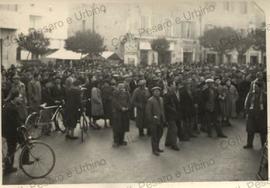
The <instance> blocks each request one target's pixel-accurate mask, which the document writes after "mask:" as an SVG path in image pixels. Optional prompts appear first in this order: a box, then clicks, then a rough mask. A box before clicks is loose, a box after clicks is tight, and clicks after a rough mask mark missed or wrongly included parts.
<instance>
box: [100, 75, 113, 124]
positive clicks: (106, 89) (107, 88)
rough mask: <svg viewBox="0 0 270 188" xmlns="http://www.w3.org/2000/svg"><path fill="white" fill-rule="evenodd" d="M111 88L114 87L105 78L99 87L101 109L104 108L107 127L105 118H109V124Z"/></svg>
mask: <svg viewBox="0 0 270 188" xmlns="http://www.w3.org/2000/svg"><path fill="white" fill-rule="evenodd" d="M113 90H114V89H113V87H112V86H111V85H110V83H109V81H108V80H106V81H105V83H104V84H103V86H102V88H101V98H102V103H103V109H104V122H105V127H108V125H107V119H108V120H109V124H110V125H111V117H112V95H113Z"/></svg>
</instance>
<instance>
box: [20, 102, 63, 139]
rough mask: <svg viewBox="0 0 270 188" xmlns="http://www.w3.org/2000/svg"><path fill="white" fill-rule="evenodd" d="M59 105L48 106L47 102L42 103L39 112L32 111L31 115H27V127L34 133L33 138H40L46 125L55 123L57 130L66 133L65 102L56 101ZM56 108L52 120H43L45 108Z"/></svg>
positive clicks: (31, 133)
mask: <svg viewBox="0 0 270 188" xmlns="http://www.w3.org/2000/svg"><path fill="white" fill-rule="evenodd" d="M56 104H57V105H54V106H46V103H45V104H42V105H40V111H39V112H32V113H31V114H30V115H28V116H27V118H26V120H25V127H26V128H27V130H28V132H30V135H32V138H33V139H38V138H40V137H41V136H42V135H43V133H44V129H45V125H48V124H51V123H54V124H55V127H56V130H60V131H61V132H62V133H65V131H66V127H65V125H64V118H63V117H64V109H63V102H60V101H56ZM50 109H56V110H55V111H54V113H53V115H52V116H51V119H50V121H48V122H42V121H41V120H42V114H43V112H44V111H45V110H50Z"/></svg>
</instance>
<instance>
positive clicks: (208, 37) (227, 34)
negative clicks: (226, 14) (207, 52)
mask: <svg viewBox="0 0 270 188" xmlns="http://www.w3.org/2000/svg"><path fill="white" fill-rule="evenodd" d="M238 37H239V36H238V35H237V32H236V31H235V30H234V29H233V28H231V27H215V28H213V29H209V30H207V31H206V32H205V33H204V35H203V36H201V37H200V38H199V40H200V44H201V45H202V46H203V47H205V48H209V49H211V50H214V51H216V52H217V53H218V55H219V62H220V63H223V56H224V55H227V54H228V52H230V51H231V50H232V49H233V48H234V43H235V41H236V40H239V38H238Z"/></svg>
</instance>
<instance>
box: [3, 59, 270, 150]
mask: <svg viewBox="0 0 270 188" xmlns="http://www.w3.org/2000/svg"><path fill="white" fill-rule="evenodd" d="M1 75H2V102H8V101H9V99H10V97H11V95H12V93H13V92H14V91H19V93H20V95H21V97H22V99H23V100H22V102H21V104H18V112H19V115H20V118H21V120H22V121H24V120H25V118H26V117H27V115H28V114H29V113H30V112H33V111H38V109H39V106H40V105H41V104H43V103H46V104H47V105H48V106H50V105H54V104H55V102H56V101H61V100H64V101H65V116H64V119H65V126H66V127H68V129H69V131H68V134H67V138H70V139H76V138H77V137H76V136H75V135H74V128H75V127H76V122H77V120H76V119H77V118H78V117H79V114H78V113H77V111H78V109H81V108H85V109H86V114H87V115H88V117H89V119H90V120H91V122H90V126H91V127H92V128H93V129H101V128H102V126H101V125H99V124H98V123H97V120H99V119H104V122H105V123H104V127H110V126H112V128H113V132H114V146H119V145H126V142H125V141H124V133H125V132H126V131H128V130H129V122H130V121H129V120H130V119H131V120H136V126H137V127H138V134H139V136H144V135H145V133H144V129H147V134H148V135H149V136H150V135H152V137H154V136H153V135H155V138H153V140H152V144H153V143H154V145H155V142H157V141H158V142H159V140H158V139H157V138H158V137H160V136H158V135H160V134H161V135H162V133H161V132H159V133H158V134H154V133H153V132H154V131H155V130H153V129H152V128H151V126H150V125H151V124H153V121H151V113H154V112H152V111H153V110H152V111H151V105H156V104H155V101H152V103H151V100H152V99H151V97H152V96H153V97H156V98H159V97H160V98H161V99H162V100H161V103H160V102H159V100H158V104H157V105H158V106H159V108H160V111H161V112H160V115H161V117H162V120H160V119H159V118H157V119H158V121H159V123H158V124H162V125H165V126H167V127H168V133H167V138H166V146H169V147H172V148H173V149H175V150H178V149H179V148H178V147H177V145H176V142H177V138H179V140H180V141H188V140H190V139H191V138H192V137H196V136H197V135H198V134H199V133H200V132H201V131H204V132H206V133H207V134H208V136H209V137H212V131H211V130H212V127H214V128H215V130H216V132H217V135H218V136H219V137H223V138H225V137H226V135H225V134H223V131H222V127H224V126H232V123H231V122H230V119H233V118H244V115H245V114H246V113H247V111H246V110H247V109H244V107H245V105H244V104H245V101H248V102H249V103H248V104H249V108H250V109H255V107H254V106H256V103H258V105H259V107H258V109H261V110H263V111H264V113H266V106H265V104H264V98H263V99H262V94H266V67H265V66H264V65H262V64H256V65H247V64H229V63H226V64H219V65H214V64H208V63H199V64H185V63H177V64H164V65H150V66H137V67H136V66H133V65H124V64H109V63H87V62H78V63H77V64H74V65H73V67H70V66H69V65H65V64H51V63H49V64H31V65H23V66H20V67H15V66H11V67H10V68H9V69H5V68H4V67H2V69H1ZM81 88H85V90H82V89H81ZM257 88H258V89H257ZM257 90H258V91H257ZM156 91H157V92H156ZM155 93H156V94H155ZM252 93H253V94H254V93H259V94H258V96H259V97H257V95H255V94H254V96H253V94H252ZM82 95H83V96H84V97H85V98H89V99H90V102H89V103H87V104H86V105H85V106H84V107H82V102H81V101H82V100H81V97H82ZM247 96H248V97H247ZM263 97H265V96H263ZM247 98H248V100H246V99H247ZM265 98H266V97H265ZM150 99H151V100H150ZM265 101H266V99H265ZM148 103H149V104H148ZM254 103H255V105H254ZM160 105H162V106H160ZM252 105H253V106H252ZM250 106H251V107H250ZM149 110H150V111H151V112H149ZM163 112H164V113H163ZM256 113H257V112H256ZM162 114H164V115H162ZM153 117H155V115H154V116H153ZM249 117H251V116H249ZM252 117H253V116H252ZM258 117H261V114H260V113H257V114H256V115H254V118H255V119H254V118H253V119H252V120H250V121H249V120H248V122H252V123H253V124H254V123H255V120H256V119H258ZM259 119H261V118H259ZM252 123H251V124H252ZM247 124H249V123H247ZM262 124H263V131H262V130H261V129H260V130H257V129H256V130H255V129H252V130H251V132H252V131H253V133H254V132H258V131H259V132H260V133H262V132H263V134H266V132H264V122H262ZM252 127H254V126H253V125H252ZM157 131H158V130H157ZM249 131H250V130H249ZM249 133H250V132H249ZM249 135H250V137H252V136H254V134H253V135H252V133H250V134H249ZM250 137H249V139H251V138H250ZM265 139H266V138H265V136H262V142H264V141H265ZM252 140H253V139H252ZM248 146H249V147H251V141H250V140H249V143H248ZM153 147H156V146H153ZM156 150H157V151H158V150H160V149H159V148H156V149H153V152H154V153H157V151H156ZM161 152H162V151H161Z"/></svg>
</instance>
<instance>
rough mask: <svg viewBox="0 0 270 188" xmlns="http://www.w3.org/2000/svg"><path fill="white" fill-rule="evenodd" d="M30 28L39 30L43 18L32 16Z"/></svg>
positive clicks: (30, 17)
mask: <svg viewBox="0 0 270 188" xmlns="http://www.w3.org/2000/svg"><path fill="white" fill-rule="evenodd" d="M29 19H30V28H38V27H40V26H41V16H34V15H30V16H29Z"/></svg>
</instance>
